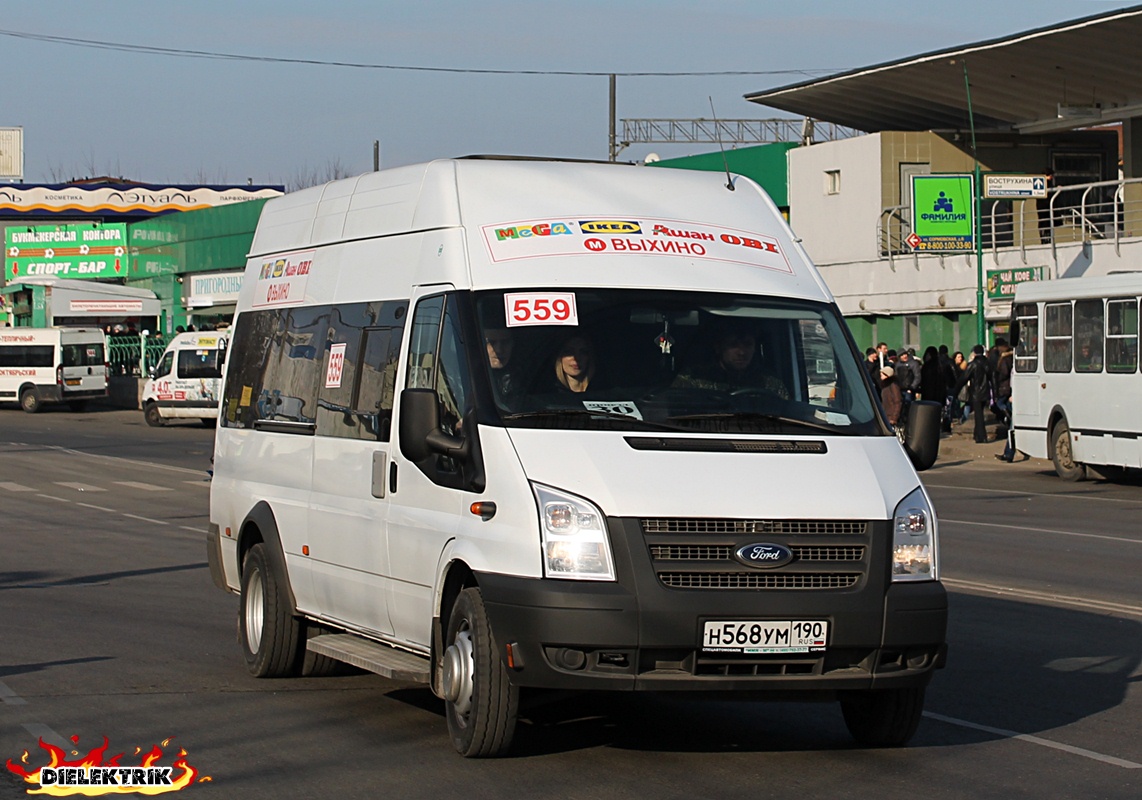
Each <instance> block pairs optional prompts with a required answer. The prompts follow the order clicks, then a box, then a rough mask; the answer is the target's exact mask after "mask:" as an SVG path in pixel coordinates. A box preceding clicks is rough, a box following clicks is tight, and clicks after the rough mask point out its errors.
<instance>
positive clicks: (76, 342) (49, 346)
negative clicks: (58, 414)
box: [0, 328, 108, 414]
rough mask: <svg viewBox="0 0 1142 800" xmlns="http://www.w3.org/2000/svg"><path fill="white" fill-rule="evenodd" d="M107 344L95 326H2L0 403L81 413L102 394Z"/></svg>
mask: <svg viewBox="0 0 1142 800" xmlns="http://www.w3.org/2000/svg"><path fill="white" fill-rule="evenodd" d="M107 373H108V366H107V348H106V346H105V343H104V339H103V331H101V330H99V328H6V329H4V331H3V332H0V402H17V403H19V404H20V407H21V408H22V409H24V411H27V412H28V413H29V414H34V413H36V412H37V411H39V410H40V409H41V408H43V406H44V404H45V403H67V404H68V405H69V406H70V407H71V410H72V411H81V410H82V409H83V407H84V406H85V405H86V404H87V401H88V400H90V399H92V398H96V397H106V396H107Z"/></svg>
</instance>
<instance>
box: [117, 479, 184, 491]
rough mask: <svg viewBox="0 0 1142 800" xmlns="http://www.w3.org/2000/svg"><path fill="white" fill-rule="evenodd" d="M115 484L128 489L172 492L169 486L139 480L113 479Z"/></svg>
mask: <svg viewBox="0 0 1142 800" xmlns="http://www.w3.org/2000/svg"><path fill="white" fill-rule="evenodd" d="M115 485H116V486H126V487H128V488H130V489H142V490H143V491H144V492H173V491H174V489H171V488H170V487H169V486H156V485H155V484H153V483H142V482H140V481H115Z"/></svg>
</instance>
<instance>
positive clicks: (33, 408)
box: [20, 386, 44, 414]
mask: <svg viewBox="0 0 1142 800" xmlns="http://www.w3.org/2000/svg"><path fill="white" fill-rule="evenodd" d="M43 407H44V401H43V399H42V398H41V397H40V390H39V389H37V388H36V387H35V386H33V387H31V388H30V389H25V390H24V391H23V392H21V393H20V408H22V409H24V411H25V412H27V413H28V414H35V413H37V412H39V411H40V410H41V409H42V408H43Z"/></svg>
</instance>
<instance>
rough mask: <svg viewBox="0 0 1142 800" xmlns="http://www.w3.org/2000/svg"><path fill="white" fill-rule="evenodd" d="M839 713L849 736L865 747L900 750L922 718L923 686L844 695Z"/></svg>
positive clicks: (914, 731)
mask: <svg viewBox="0 0 1142 800" xmlns="http://www.w3.org/2000/svg"><path fill="white" fill-rule="evenodd" d="M841 713H842V714H844V717H845V725H847V726H848V729H849V733H851V734H852V736H853V738H854V739H856V740H857V741H858V742H859V743H860V744H862V745H865V746H866V747H902V746H903V745H906V744H908V740H909V739H911V738H912V735H913V734H914V733H916V728H917V727H919V725H920V718H921V717H922V716H923V715H924V687H923V686H921V687H919V688H912V689H879V690H869V691H867V692H846V693H845V694H844V695H842V697H841Z"/></svg>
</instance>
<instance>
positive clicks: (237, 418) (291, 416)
mask: <svg viewBox="0 0 1142 800" xmlns="http://www.w3.org/2000/svg"><path fill="white" fill-rule="evenodd" d="M329 316H330V308H329V306H307V307H294V308H282V309H266V310H260V311H248V312H246V313H244V314H240V315H239V316H238V321H237V324H236V327H235V332H234V337H233V339H232V340H231V348H230V349H231V350H233V353H232V355H231V357H232V358H234V359H235V361H234V363H233V364H231V368H230V371H229V373H228V374H227V378H226V388H225V391H224V393H223V397H222V406H223V412H224V413H223V421H222V424H223V425H224V426H229V427H239V428H249V427H253V424H254V423H255V422H256V421H258V420H281V421H285V422H308V423H312V422H314V421H315V416H316V414H317V387H318V381H319V380H320V379H321V378H322V377H324V373H323V372H322V368H323V367H324V365H325V358H324V355H325V350H324V344H325V337H326V334H327V333H328V327H329Z"/></svg>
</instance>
